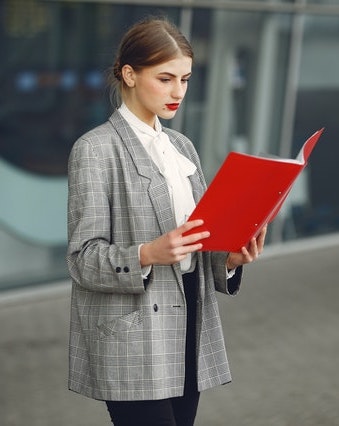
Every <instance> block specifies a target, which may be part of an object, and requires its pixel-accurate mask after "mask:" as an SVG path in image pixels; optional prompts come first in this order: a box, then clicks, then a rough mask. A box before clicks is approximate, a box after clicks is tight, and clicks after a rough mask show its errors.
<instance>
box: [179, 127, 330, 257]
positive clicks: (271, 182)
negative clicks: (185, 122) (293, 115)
mask: <svg viewBox="0 0 339 426" xmlns="http://www.w3.org/2000/svg"><path fill="white" fill-rule="evenodd" d="M323 130H324V129H320V130H318V131H317V132H315V133H314V134H313V135H312V136H311V137H310V138H309V139H308V140H307V141H306V142H305V143H304V145H303V147H302V148H301V150H300V152H299V154H298V156H297V158H296V159H282V158H279V157H273V158H265V157H259V156H254V155H248V154H242V153H238V152H230V153H229V154H228V156H227V157H226V159H225V161H224V163H223V164H222V166H221V167H220V169H219V171H218V172H217V174H216V175H215V177H214V179H213V180H212V182H211V184H210V185H209V187H208V189H207V190H206V192H205V194H204V195H203V197H202V198H201V200H200V201H199V203H198V204H197V206H196V208H195V210H194V211H193V213H192V214H191V216H190V217H189V220H194V219H203V220H204V224H203V225H202V226H199V227H197V228H194V229H193V230H192V231H190V232H188V233H187V234H186V235H188V234H192V233H195V232H200V231H206V230H207V231H209V232H210V233H211V235H210V237H209V238H206V239H204V240H202V241H201V242H202V244H203V247H202V249H201V250H202V251H229V252H239V251H240V250H241V247H243V246H247V245H248V243H249V241H250V240H251V239H252V238H253V237H256V236H257V235H258V234H259V232H260V230H261V229H262V228H263V226H264V225H265V224H268V223H269V222H271V221H272V220H273V219H274V218H275V217H276V215H277V214H278V212H279V210H280V208H281V206H282V204H283V202H284V201H285V199H286V197H287V195H288V194H289V192H290V190H291V188H292V186H293V184H294V182H295V180H296V179H297V177H298V176H299V174H300V173H301V172H302V170H303V169H304V168H305V167H306V165H307V160H308V158H309V156H310V154H311V152H312V150H313V148H314V146H315V145H316V143H317V142H318V139H319V138H320V136H321V134H322V132H323Z"/></svg>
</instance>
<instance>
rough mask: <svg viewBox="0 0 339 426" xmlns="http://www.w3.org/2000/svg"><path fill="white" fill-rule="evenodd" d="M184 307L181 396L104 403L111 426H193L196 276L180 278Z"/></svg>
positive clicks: (197, 397) (195, 404)
mask: <svg viewBox="0 0 339 426" xmlns="http://www.w3.org/2000/svg"><path fill="white" fill-rule="evenodd" d="M183 281H184V290H185V297H186V304H187V335H186V352H185V388H184V395H183V396H181V397H176V398H169V399H161V400H151V401H149V400H147V401H106V405H107V409H108V412H109V414H110V417H111V420H112V423H113V424H114V426H193V424H194V419H195V417H196V413H197V409H198V403H199V396H200V393H199V392H198V390H197V374H196V370H197V368H196V363H195V360H196V349H195V346H196V345H195V343H196V339H195V335H196V331H195V329H196V308H197V288H198V276H197V273H196V272H192V273H189V274H184V275H183Z"/></svg>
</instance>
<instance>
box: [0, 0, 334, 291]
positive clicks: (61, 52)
mask: <svg viewBox="0 0 339 426" xmlns="http://www.w3.org/2000/svg"><path fill="white" fill-rule="evenodd" d="M150 14H151V15H156V16H167V17H168V18H170V19H171V20H172V21H174V22H175V23H176V24H177V25H178V26H179V27H180V28H181V30H182V31H183V32H184V33H185V34H186V36H187V37H188V38H189V39H190V40H191V42H192V45H193V47H194V51H195V62H194V67H193V75H192V78H191V79H190V82H189V90H188V94H187V97H186V100H185V102H184V105H183V108H182V109H181V110H180V111H179V112H178V115H177V116H176V117H175V119H174V120H172V122H171V123H165V124H168V125H170V126H172V127H174V128H176V129H178V130H180V131H182V132H183V133H185V134H186V135H187V136H188V137H190V138H191V139H192V141H193V143H194V144H195V146H196V148H197V150H198V152H199V154H200V156H201V160H202V165H203V168H204V171H205V174H206V177H207V180H208V181H210V180H211V179H212V178H213V176H214V174H215V172H216V171H217V169H218V167H219V166H220V165H221V163H222V161H223V159H224V158H225V156H226V155H227V153H228V152H229V151H230V150H235V151H240V152H247V153H250V154H259V153H267V154H273V155H278V156H282V157H295V156H296V155H297V153H298V151H299V150H300V148H301V146H302V144H303V142H304V141H305V140H306V139H307V138H308V137H309V136H310V135H311V134H312V133H314V132H315V131H316V130H317V129H319V128H322V127H325V132H324V135H323V136H322V138H321V141H320V142H319V144H318V145H317V147H316V148H315V150H314V153H313V154H312V157H311V160H310V164H309V165H308V167H307V169H306V170H305V171H304V172H303V174H302V175H301V177H300V178H299V179H298V181H297V183H296V185H295V187H294V188H293V190H292V192H291V194H290V196H289V197H288V199H287V201H286V203H285V205H284V207H283V209H282V211H281V213H280V215H279V217H278V218H277V219H276V220H275V221H274V222H273V223H272V224H271V225H270V227H269V235H268V244H273V243H276V242H283V241H287V240H293V239H298V238H307V237H310V236H314V235H322V234H326V233H332V232H337V231H338V230H339V197H338V196H337V191H336V186H337V182H338V181H339V167H338V166H337V164H336V163H337V161H338V158H339V144H338V143H337V140H338V138H339V119H338V110H339V0H336V1H334V0H333V1H326V0H324V1H321V0H319V1H314V0H309V1H307V0H295V1H279V0H276V1H249V0H248V1H242V0H237V1H227V0H224V1H222V0H219V1H214V0H209V1H207V0H205V1H199V0H195V1H194V0H191V1H187V0H186V1H185V0H181V1H179V0H178V1H175V0H173V1H160V0H158V1H124V2H122V1H114V0H106V1H103V0H101V1H95V0H87V1H80V0H79V1H75V0H74V1H71V0H68V1H67V0H60V1H58V0H3V1H2V2H1V4H0V20H1V21H0V52H1V58H2V65H1V73H0V85H1V103H0V111H1V113H0V197H1V198H0V200H1V201H0V251H1V256H0V289H1V288H2V289H5V288H13V287H17V286H24V285H30V284H33V283H34V284H36V283H39V282H41V283H46V282H48V281H54V280H59V279H63V278H65V277H67V270H66V265H65V251H66V242H67V233H66V210H67V158H68V155H69V151H70V149H71V146H72V144H73V143H74V142H75V140H76V139H77V138H78V137H79V136H80V135H81V134H83V133H84V132H85V131H87V130H89V129H90V128H92V127H94V126H95V125H97V124H100V123H102V122H103V121H105V120H106V119H107V117H108V116H109V115H110V113H111V111H112V105H111V104H110V100H109V90H108V87H107V85H106V81H105V72H106V71H107V69H108V68H109V67H110V66H111V65H112V63H113V60H114V54H115V51H116V48H117V46H118V43H119V41H120V37H121V35H122V34H123V33H124V31H125V30H126V29H127V27H129V26H130V25H131V24H132V23H134V22H135V21H137V20H139V19H141V18H143V17H144V16H147V15H150ZM249 184H250V176H249ZM225 196H226V194H225Z"/></svg>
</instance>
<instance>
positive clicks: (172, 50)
mask: <svg viewBox="0 0 339 426" xmlns="http://www.w3.org/2000/svg"><path fill="white" fill-rule="evenodd" d="M178 53H181V54H182V55H184V56H188V57H190V58H192V59H193V49H192V47H191V45H190V43H189V42H188V40H187V39H186V38H185V36H184V35H183V34H182V33H181V32H180V31H179V29H178V28H177V27H176V26H175V25H174V24H172V23H171V22H169V21H168V20H166V19H165V18H147V19H145V20H143V21H140V22H138V23H136V24H134V25H133V26H132V27H131V28H130V29H129V30H128V31H127V32H126V33H125V35H124V36H123V38H122V40H121V42H120V46H119V48H118V52H117V55H116V59H115V63H114V65H113V67H112V68H111V69H110V70H109V73H108V84H109V85H110V87H111V90H112V89H113V91H115V89H116V88H117V87H118V88H119V89H120V90H121V89H122V87H123V85H124V82H123V79H122V75H121V69H122V67H123V66H124V65H130V66H131V67H132V68H133V69H134V70H135V71H136V72H138V71H141V70H142V69H143V68H145V67H150V66H154V65H159V64H161V63H163V62H166V61H169V60H171V59H173V58H174V57H175V56H176V55H177V54H178Z"/></svg>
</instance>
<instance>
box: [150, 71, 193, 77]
mask: <svg viewBox="0 0 339 426" xmlns="http://www.w3.org/2000/svg"><path fill="white" fill-rule="evenodd" d="M158 75H168V76H170V77H177V75H175V74H172V73H170V72H166V71H164V72H159V74H158ZM191 75H192V73H191V72H189V73H188V74H184V75H182V76H181V78H182V77H190V76H191Z"/></svg>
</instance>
